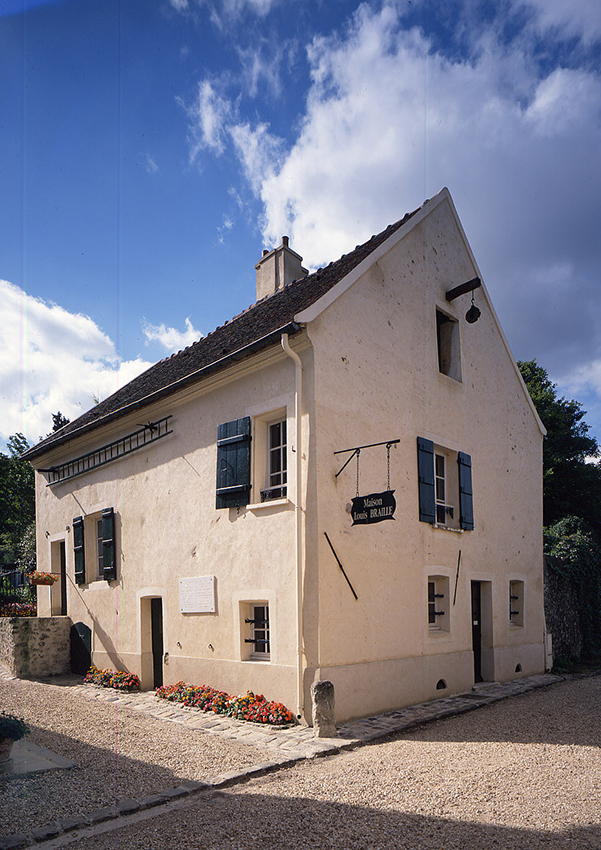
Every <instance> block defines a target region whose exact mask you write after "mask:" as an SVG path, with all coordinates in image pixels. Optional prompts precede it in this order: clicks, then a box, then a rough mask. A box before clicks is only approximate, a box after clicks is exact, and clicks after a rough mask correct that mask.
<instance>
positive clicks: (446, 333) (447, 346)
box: [436, 307, 461, 383]
mask: <svg viewBox="0 0 601 850" xmlns="http://www.w3.org/2000/svg"><path fill="white" fill-rule="evenodd" d="M436 354H437V360H438V371H439V372H440V374H441V375H446V376H447V377H448V378H452V379H453V380H454V381H457V382H459V383H461V344H460V338H459V321H458V319H456V318H455V316H451V315H450V314H449V313H446V312H445V311H444V310H441V309H440V308H439V307H437V308H436Z"/></svg>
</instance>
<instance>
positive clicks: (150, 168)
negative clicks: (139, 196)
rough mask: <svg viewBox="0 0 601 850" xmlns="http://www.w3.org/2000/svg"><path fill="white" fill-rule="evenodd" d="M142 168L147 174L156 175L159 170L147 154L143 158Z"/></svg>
mask: <svg viewBox="0 0 601 850" xmlns="http://www.w3.org/2000/svg"><path fill="white" fill-rule="evenodd" d="M144 167H145V169H146V171H147V172H148V173H149V174H158V173H159V171H160V169H159V167H158V165H157V164H156V162H155V161H154V159H153V158H152V157H151V156H150V154H149V153H147V154H146V156H145V158H144Z"/></svg>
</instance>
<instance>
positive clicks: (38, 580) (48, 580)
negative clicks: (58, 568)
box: [29, 573, 58, 585]
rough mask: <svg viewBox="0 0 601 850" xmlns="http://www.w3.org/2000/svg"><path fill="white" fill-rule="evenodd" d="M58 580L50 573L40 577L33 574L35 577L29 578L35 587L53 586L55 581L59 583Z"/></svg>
mask: <svg viewBox="0 0 601 850" xmlns="http://www.w3.org/2000/svg"><path fill="white" fill-rule="evenodd" d="M57 579H58V576H53V575H50V573H45V574H39V575H36V574H35V573H33V575H30V576H29V581H30V582H31V584H34V585H52V584H54V582H55V581H57Z"/></svg>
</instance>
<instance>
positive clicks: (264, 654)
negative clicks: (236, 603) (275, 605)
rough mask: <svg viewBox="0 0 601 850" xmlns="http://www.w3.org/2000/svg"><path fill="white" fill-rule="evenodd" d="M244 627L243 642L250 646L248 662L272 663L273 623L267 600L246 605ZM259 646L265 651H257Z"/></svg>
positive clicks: (244, 607)
mask: <svg viewBox="0 0 601 850" xmlns="http://www.w3.org/2000/svg"><path fill="white" fill-rule="evenodd" d="M243 627H244V628H243V633H244V635H245V636H244V638H243V641H244V644H245V645H248V646H249V650H248V654H247V660H248V661H265V662H269V661H271V644H272V638H271V621H270V616H269V602H268V601H267V600H262V601H254V600H253V601H251V602H246V603H244V605H243ZM257 644H260V645H261V646H262V647H263V649H257Z"/></svg>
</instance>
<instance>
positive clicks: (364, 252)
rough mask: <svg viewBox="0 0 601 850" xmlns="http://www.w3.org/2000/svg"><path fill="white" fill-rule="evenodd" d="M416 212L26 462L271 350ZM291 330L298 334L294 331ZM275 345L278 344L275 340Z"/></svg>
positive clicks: (98, 410)
mask: <svg viewBox="0 0 601 850" xmlns="http://www.w3.org/2000/svg"><path fill="white" fill-rule="evenodd" d="M426 203H427V202H426ZM416 212H418V210H414V211H413V212H411V213H407V215H405V216H404V218H402V219H400V220H399V221H397V222H395V223H394V224H391V225H389V226H388V227H387V228H386V229H385V230H383V231H382V232H381V233H379V234H378V235H376V236H372V237H371V239H370V240H369V241H368V242H364V243H363V244H362V245H358V246H357V247H356V248H355V250H354V251H351V253H349V254H343V255H342V257H340V259H339V260H336V261H335V262H332V263H329V264H328V265H327V266H326V267H325V268H320V269H317V271H315V272H313V273H312V274H309V275H307V276H306V277H304V278H300V279H299V280H296V281H293V282H292V283H289V284H288V285H287V286H285V287H283V288H282V289H279V290H277V291H276V292H273V293H271V294H269V295H266V296H265V297H264V298H262V299H261V300H260V301H257V302H256V303H255V304H253V305H251V306H250V307H248V308H247V309H246V310H243V311H242V312H241V313H239V314H238V315H237V316H235V317H234V318H233V319H230V320H229V321H226V322H225V323H224V324H223V325H221V326H220V327H218V328H216V329H215V330H214V331H211V332H210V333H208V334H207V335H206V336H205V337H202V339H200V340H198V341H197V342H195V343H193V344H192V345H189V346H187V348H184V349H183V350H182V351H179V352H177V353H176V354H172V355H171V356H170V357H167V358H165V359H164V360H159V361H158V363H155V364H154V365H153V366H151V367H150V368H149V369H147V370H146V371H145V372H143V373H142V374H141V375H138V377H137V378H134V379H133V380H131V381H130V382H129V383H128V384H126V385H125V386H123V387H121V389H119V390H117V392H115V393H113V395H111V396H109V397H108V398H106V399H104V400H103V401H101V402H100V403H99V404H97V405H96V407H93V408H92V409H91V410H88V411H87V412H86V413H84V414H82V415H81V416H79V417H78V418H77V419H75V420H73V422H70V423H69V424H68V425H66V426H65V427H64V428H62V429H61V430H60V432H56V433H53V434H51V435H50V436H49V437H47V438H46V439H45V440H42V441H41V442H40V443H38V444H37V445H36V446H34V447H33V448H31V449H29V450H28V451H27V452H26V453H25V457H27V458H30V459H32V458H35V457H39V456H40V455H43V454H44V453H45V452H46V451H49V450H50V449H51V448H54V447H55V446H58V445H61V444H62V443H65V442H67V441H68V440H69V439H70V438H72V437H74V436H76V435H79V434H82V433H85V432H86V431H90V430H93V429H96V428H99V427H101V425H103V424H104V423H105V422H110V421H112V420H114V419H116V418H118V417H119V416H121V415H123V414H125V413H126V412H127V411H129V410H132V409H135V408H136V407H141V406H144V405H145V404H149V403H151V402H152V401H154V400H156V399H157V398H160V397H162V396H164V395H169V394H171V393H172V392H175V391H176V390H177V389H179V388H180V387H181V386H182V385H185V384H186V383H188V382H193V381H195V380H200V378H201V377H203V375H204V374H206V373H207V372H208V371H216V370H219V369H221V368H225V366H226V365H228V363H230V362H231V360H232V359H233V357H235V355H236V353H239V355H240V356H243V352H244V351H245V350H246V349H249V347H250V346H253V347H254V350H256V348H258V347H261V344H262V341H263V342H264V343H265V344H269V343H270V335H271V334H275V333H277V332H278V331H280V330H283V329H284V328H286V327H288V326H292V323H293V321H294V317H295V316H296V314H297V313H300V312H302V311H303V310H305V309H306V308H308V307H310V306H311V305H312V304H314V303H315V302H316V301H318V300H319V299H320V298H321V297H322V296H323V295H325V294H326V292H328V291H329V290H330V289H332V287H334V286H335V285H336V284H337V283H339V281H341V280H342V279H343V278H344V277H346V275H347V274H349V272H351V271H352V270H353V269H354V268H355V267H356V266H358V265H359V263H360V262H362V260H364V259H365V258H366V257H368V256H369V255H370V254H371V253H372V252H373V251H374V250H375V249H376V248H377V247H378V246H379V245H381V244H382V242H384V241H385V240H386V239H388V237H389V236H391V235H392V234H393V233H394V232H395V231H396V230H398V229H399V228H400V227H401V226H402V225H403V224H405V223H406V222H407V221H408V220H409V219H410V218H411V217H412V216H413V215H415V213H416ZM288 329H289V331H292V332H293V331H294V328H293V327H288ZM273 341H274V342H275V339H274V340H273Z"/></svg>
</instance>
